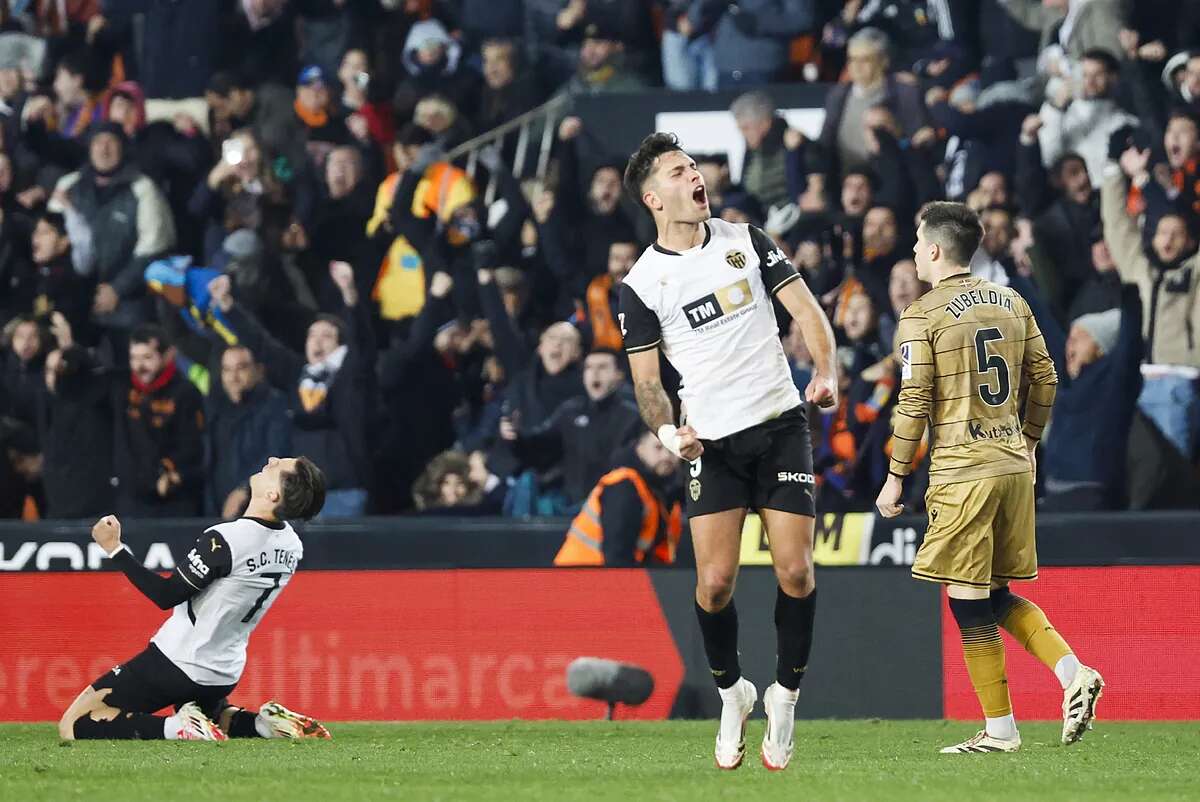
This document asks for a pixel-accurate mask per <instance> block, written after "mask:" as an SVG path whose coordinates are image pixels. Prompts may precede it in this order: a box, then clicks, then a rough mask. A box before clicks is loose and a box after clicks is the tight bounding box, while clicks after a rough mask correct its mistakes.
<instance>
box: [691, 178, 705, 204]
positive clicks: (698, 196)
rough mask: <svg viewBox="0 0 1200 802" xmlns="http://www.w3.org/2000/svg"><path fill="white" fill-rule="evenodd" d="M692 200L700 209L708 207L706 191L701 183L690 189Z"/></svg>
mask: <svg viewBox="0 0 1200 802" xmlns="http://www.w3.org/2000/svg"><path fill="white" fill-rule="evenodd" d="M692 201H693V202H695V204H696V205H697V206H698V207H700V208H701V209H707V208H708V191H707V190H705V189H704V185H703V184H701V185H700V186H698V187H696V189H694V190H693V191H692Z"/></svg>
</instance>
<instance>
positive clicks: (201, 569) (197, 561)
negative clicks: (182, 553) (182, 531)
mask: <svg viewBox="0 0 1200 802" xmlns="http://www.w3.org/2000/svg"><path fill="white" fill-rule="evenodd" d="M187 558H188V564H189V565H191V568H192V573H193V574H195V575H196V576H208V566H207V565H206V564H205V562H204V558H203V557H201V556H200V553H199V552H197V551H196V550H195V549H192V550H191V551H189V552H188V555H187Z"/></svg>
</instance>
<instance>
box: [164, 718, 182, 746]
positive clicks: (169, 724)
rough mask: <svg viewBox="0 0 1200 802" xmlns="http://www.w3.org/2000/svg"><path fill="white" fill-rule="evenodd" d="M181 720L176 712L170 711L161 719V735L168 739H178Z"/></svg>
mask: <svg viewBox="0 0 1200 802" xmlns="http://www.w3.org/2000/svg"><path fill="white" fill-rule="evenodd" d="M180 726H182V722H181V721H180V720H179V714H178V713H172V714H171V715H169V716H167V717H166V718H165V719H163V737H164V738H166V739H167V740H168V741H178V740H179V728H180Z"/></svg>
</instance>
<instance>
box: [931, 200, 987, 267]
mask: <svg viewBox="0 0 1200 802" xmlns="http://www.w3.org/2000/svg"><path fill="white" fill-rule="evenodd" d="M921 222H922V223H924V224H925V237H926V239H930V240H933V241H934V242H936V243H937V244H938V245H940V246H941V247H942V250H943V251H944V252H945V254H946V260H947V261H949V262H951V263H953V264H957V265H966V264H969V263H970V261H971V257H972V256H974V255H975V251H976V250H978V249H979V241H980V240H981V239H983V224H982V223H980V222H979V215H977V214H975V212H973V211H972V210H971V208H970V207H968V206H967V205H966V204H964V203H950V202H948V201H935V202H934V203H927V204H926V205H925V208H924V209H922V210H921Z"/></svg>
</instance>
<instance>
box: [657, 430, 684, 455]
mask: <svg viewBox="0 0 1200 802" xmlns="http://www.w3.org/2000/svg"><path fill="white" fill-rule="evenodd" d="M658 439H659V440H660V441H661V442H662V444H663V447H664V448H666V449H667V451H670V452H671V453H672V454H674V455H675V456H677V457H679V458H680V459H683V455H682V454H680V453H679V434H678V430H677V429H676V428H675V426H674V425H673V424H670V423H664V424H663V425H662V426H659V427H658Z"/></svg>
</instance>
